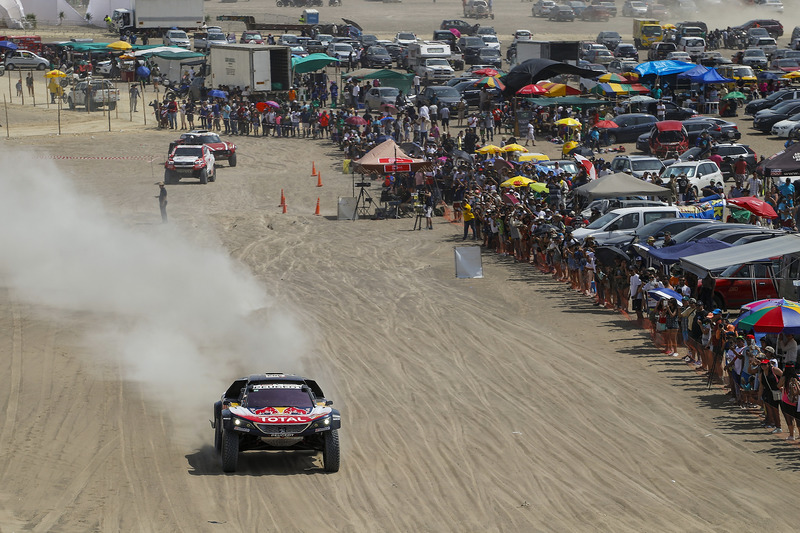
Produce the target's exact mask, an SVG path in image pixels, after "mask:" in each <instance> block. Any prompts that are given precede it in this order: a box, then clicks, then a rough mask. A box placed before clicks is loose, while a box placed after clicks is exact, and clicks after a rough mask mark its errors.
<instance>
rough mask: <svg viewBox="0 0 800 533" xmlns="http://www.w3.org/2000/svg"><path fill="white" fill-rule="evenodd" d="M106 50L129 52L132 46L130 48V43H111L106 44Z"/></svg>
mask: <svg viewBox="0 0 800 533" xmlns="http://www.w3.org/2000/svg"><path fill="white" fill-rule="evenodd" d="M106 48H111V49H112V50H130V49H131V48H133V46H131V43H126V42H125V41H114V42H113V43H110V44H107V45H106Z"/></svg>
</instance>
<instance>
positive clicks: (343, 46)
mask: <svg viewBox="0 0 800 533" xmlns="http://www.w3.org/2000/svg"><path fill="white" fill-rule="evenodd" d="M333 49H334V50H336V51H337V52H349V51H350V50H352V49H353V47H352V46H350V45H349V44H335V45H333Z"/></svg>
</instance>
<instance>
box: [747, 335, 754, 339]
mask: <svg viewBox="0 0 800 533" xmlns="http://www.w3.org/2000/svg"><path fill="white" fill-rule="evenodd" d="M747 338H748V339H755V338H756V336H755V335H748V336H747Z"/></svg>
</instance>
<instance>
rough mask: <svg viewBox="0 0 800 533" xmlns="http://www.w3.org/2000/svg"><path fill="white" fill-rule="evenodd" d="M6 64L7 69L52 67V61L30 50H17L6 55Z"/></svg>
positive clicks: (43, 68) (42, 68)
mask: <svg viewBox="0 0 800 533" xmlns="http://www.w3.org/2000/svg"><path fill="white" fill-rule="evenodd" d="M5 66H6V70H14V69H15V68H16V69H36V70H45V69H47V68H49V67H50V61H48V60H47V59H45V58H43V57H41V56H37V55H36V54H34V53H33V52H29V51H28V50H15V51H13V52H9V53H8V54H7V55H6V62H5Z"/></svg>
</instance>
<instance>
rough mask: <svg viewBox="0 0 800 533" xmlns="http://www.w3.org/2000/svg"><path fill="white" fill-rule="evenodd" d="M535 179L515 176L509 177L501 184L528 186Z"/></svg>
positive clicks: (505, 185) (506, 185)
mask: <svg viewBox="0 0 800 533" xmlns="http://www.w3.org/2000/svg"><path fill="white" fill-rule="evenodd" d="M533 182H534V181H533V180H532V179H530V178H526V177H525V176H514V177H513V178H508V179H507V180H506V181H504V182H503V183H501V184H500V186H501V187H526V186H528V185H530V184H531V183H533Z"/></svg>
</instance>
